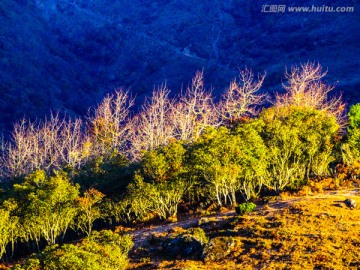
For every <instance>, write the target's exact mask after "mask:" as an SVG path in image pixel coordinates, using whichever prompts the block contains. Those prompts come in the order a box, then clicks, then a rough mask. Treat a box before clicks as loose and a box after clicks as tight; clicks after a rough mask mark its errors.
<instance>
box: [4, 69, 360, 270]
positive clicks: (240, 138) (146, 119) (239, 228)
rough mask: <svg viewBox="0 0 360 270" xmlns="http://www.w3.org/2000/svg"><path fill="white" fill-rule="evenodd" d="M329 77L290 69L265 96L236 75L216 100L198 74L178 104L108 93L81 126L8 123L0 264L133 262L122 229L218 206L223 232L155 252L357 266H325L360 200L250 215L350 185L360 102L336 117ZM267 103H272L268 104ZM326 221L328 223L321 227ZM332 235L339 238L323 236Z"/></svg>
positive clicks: (356, 164) (358, 163)
mask: <svg viewBox="0 0 360 270" xmlns="http://www.w3.org/2000/svg"><path fill="white" fill-rule="evenodd" d="M325 75H326V72H323V71H322V68H321V66H320V65H319V64H315V63H306V64H302V65H299V66H294V67H292V68H291V70H289V71H288V72H287V73H286V74H285V77H286V79H287V82H286V83H285V84H284V92H282V93H277V94H276V95H275V97H274V98H272V99H270V97H269V96H268V95H266V94H263V93H261V92H260V89H261V86H262V84H263V81H264V79H265V75H263V74H258V75H257V76H256V75H254V74H253V72H252V71H251V70H249V69H246V70H243V71H240V74H239V77H238V78H236V79H234V80H233V81H232V82H231V83H230V85H229V87H228V89H227V90H226V91H225V92H224V93H223V95H222V97H221V99H220V100H218V101H215V100H214V99H213V97H212V96H211V93H210V92H208V91H207V90H206V89H205V87H204V84H203V74H202V73H201V72H198V73H197V74H196V75H195V77H194V78H193V80H192V82H191V83H190V84H189V86H188V88H187V89H186V91H184V92H183V93H182V94H181V95H179V96H177V97H175V98H171V95H170V91H169V90H168V89H167V87H166V86H165V85H162V86H160V87H159V88H157V89H155V90H154V92H153V93H152V96H151V97H150V98H148V99H147V100H146V101H145V103H144V104H143V106H142V109H141V110H140V111H139V112H137V113H134V112H133V111H132V106H133V103H134V100H133V99H132V98H131V97H130V96H129V93H128V92H127V91H124V90H123V89H117V90H116V91H115V93H114V94H112V95H108V96H107V97H105V99H104V100H103V101H102V102H101V103H100V104H99V105H98V107H97V108H95V109H94V110H93V111H90V113H89V115H88V116H87V117H86V118H84V119H81V118H77V119H71V118H69V119H68V118H61V117H60V116H58V115H52V116H51V117H50V118H46V119H45V120H43V121H36V122H32V121H28V120H23V121H21V122H19V123H17V124H15V125H14V129H13V133H12V138H11V140H9V141H4V142H3V144H2V146H1V155H0V157H1V167H0V176H1V179H2V182H1V193H0V200H1V201H0V203H1V204H0V212H1V216H2V219H1V220H0V256H1V259H2V260H3V261H4V263H5V264H7V265H9V267H10V266H11V267H13V269H18V270H20V269H69V265H71V267H72V269H125V268H126V267H128V265H129V259H128V254H129V252H130V255H131V256H133V255H134V254H135V253H136V250H138V249H139V248H140V249H141V247H139V241H138V240H136V239H134V241H133V240H132V239H131V236H130V235H131V234H133V233H130V235H129V232H128V231H129V229H126V228H128V227H130V228H131V227H132V228H134V227H136V226H139V224H144V223H148V224H156V223H158V222H160V223H161V222H176V221H177V220H178V218H179V217H181V218H184V216H185V217H186V216H187V215H189V216H194V215H195V216H199V215H205V216H206V215H208V214H211V213H213V212H214V211H223V210H224V209H226V208H228V209H235V211H236V213H237V215H238V216H237V217H232V218H230V219H229V220H228V221H229V222H230V221H231V220H232V221H231V222H230V223H228V225H226V224H224V225H221V226H220V227H219V228H217V227H216V224H213V225H214V226H215V227H213V226H210V227H206V226H205V228H202V227H201V228H193V229H190V231H188V232H183V233H182V234H180V235H178V236H174V237H173V238H164V239H160V240H161V241H160V242H161V244H160V246H161V247H159V249H163V250H164V252H165V253H166V254H167V255H168V256H170V257H171V256H173V258H175V259H176V258H177V256H179V258H183V257H184V258H187V257H189V256H190V255H191V256H193V257H191V256H190V257H189V258H190V259H196V263H200V260H203V261H204V262H205V263H210V262H216V261H223V260H228V261H229V262H226V263H239V262H242V263H247V262H245V261H248V263H249V266H250V265H253V266H254V265H258V264H259V265H266V267H270V266H271V265H274V267H275V266H276V265H278V266H279V267H280V266H281V263H283V264H284V267H285V265H286V264H289V263H292V264H294V265H295V264H297V263H298V264H303V265H307V264H308V265H309V266H310V265H314V267H315V266H316V264H317V263H320V262H321V260H322V263H323V264H321V265H330V264H332V263H333V264H336V265H339V266H340V265H342V266H343V267H349V266H354V265H357V263H358V258H357V257H356V256H357V255H356V254H353V253H351V254H350V255H348V257H345V255H346V254H345V253H343V255H341V256H340V255H339V256H340V257H336V256H337V255H336V256H335V255H334V256H335V257H334V256H331V255H332V253H331V252H335V251H334V249H336V247H338V246H339V244H338V243H335V242H336V241H340V242H341V241H343V242H344V243H345V242H347V241H350V242H351V241H352V240H353V238H351V239H350V238H349V237H350V235H347V234H346V233H343V232H342V231H341V230H342V229H343V228H345V229H346V230H348V229H349V230H350V228H352V227H351V226H352V225H351V224H355V223H351V222H355V219H353V218H356V215H357V214H358V212H357V211H358V210H357V209H356V200H353V198H355V199H356V198H357V197H356V196H358V195H357V193H356V194H355V193H354V194H353V193H349V194H348V196H349V198H347V199H348V200H346V201H344V199H345V197H344V198H342V197H341V198H340V197H339V201H338V202H335V201H334V200H335V199H334V198H335V195H334V194H328V195H331V196H330V197H329V199H330V200H333V202H334V203H335V205H332V204H331V203H330V201H329V200H325V201H321V200H320V198H321V197H319V196H317V197H314V198H309V197H304V198H303V200H297V201H296V202H294V203H292V204H290V205H289V207H283V208H281V209H276V210H274V211H269V213H267V212H266V211H267V210H268V209H266V206H264V207H263V210H262V211H260V212H257V214H255V215H253V214H251V215H250V216H246V214H249V213H251V212H253V211H254V210H255V209H256V207H257V205H259V204H266V203H267V202H271V201H272V200H276V198H277V196H279V194H281V196H282V197H284V196H285V195H286V194H290V195H291V196H294V194H295V193H296V192H297V193H296V194H297V196H305V195H309V194H310V193H314V192H321V191H324V190H336V189H338V188H340V187H348V188H350V189H355V188H358V187H359V186H358V184H359V182H358V180H357V178H358V175H359V169H360V147H359V145H360V120H359V119H360V106H359V105H354V106H352V107H351V108H350V110H349V113H348V117H346V114H345V110H346V107H345V104H344V103H343V102H342V100H341V97H334V96H333V97H331V96H329V93H330V91H331V90H332V87H331V86H329V85H327V84H326V83H324V81H323V77H324V76H325ZM269 100H270V101H271V104H272V105H271V106H264V104H266V102H267V101H269ZM316 200H318V201H317V203H318V206H317V209H316V211H315V212H313V211H314V210H315V209H313V208H314V207H312V204H315V202H316ZM274 206H276V204H270V205H269V206H267V207H270V208H271V207H274ZM347 207H348V208H350V210H349V209H347ZM275 208H276V207H275ZM340 208H342V209H341V211H340V212H339V213H338V214H335V212H336V209H338V210H340ZM319 211H320V212H319ZM321 213H326V214H324V215H322V214H321ZM352 213H353V215H352ZM244 215H245V216H244ZM319 215H320V216H319ZM342 215H344V216H342ZM239 216H242V217H241V218H240V217H239ZM284 217H285V218H284ZM323 218H325V220H328V222H333V223H334V224H333V225H329V228H322V227H321V226H323V225H324V224H322V223H321V222H320V223H319V222H318V221H319V220H322V219H323ZM329 220H331V221H329ZM224 222H225V221H224ZM226 222H227V221H226ZM200 223H201V224H203V223H204V224H205V223H209V222H208V221H206V219H205V220H203V222H200ZM201 224H199V225H201ZM220 224H222V223H220ZM271 224H273V225H271ZM274 224H275V225H274ZM305 224H307V226H305ZM349 224H350V225H351V226H350V225H349ZM118 225H121V226H123V227H117V228H118V229H116V230H109V229H114V228H115V227H116V226H118ZM227 226H230V227H227ZM246 226H248V227H246ZM267 226H268V227H267ZM271 226H274V227H271ZM296 226H299V227H302V228H301V229H300V228H299V229H298V228H297V227H296ZM316 226H320V227H319V229H321V230H322V231H323V232H324V235H322V234H321V233H320V234H319V233H318V232H317V231H315V230H316ZM332 226H333V227H332ZM342 226H344V227H342ZM348 226H350V227H348ZM250 227H252V228H250ZM121 228H122V229H121ZM272 228H276V229H275V230H272ZM331 228H337V230H338V231H341V233H340V232H338V233H337V234H335V235H332V236H329V235H328V233H329V232H330V229H331ZM203 229H204V230H203ZM313 229H314V231H313ZM310 231H311V232H310ZM351 231H352V233H355V234H352V236H354V237H355V235H356V233H357V231H356V230H353V229H351ZM279 233H280V234H279ZM133 235H134V234H133ZM216 235H219V236H220V235H221V236H224V237H225V236H226V237H228V236H232V237H235V238H234V239H233V238H224V239H222V238H220V239H218V238H216V237H215V236H216ZM309 235H313V236H309ZM319 235H320V236H319ZM302 236H304V237H305V238H304V239H302V238H301V237H302ZM331 237H333V238H331ZM294 239H297V240H298V241H294ZM349 239H350V240H349ZM354 239H355V238H354ZM153 240H154V241H155V242H154V243H155V244H156V243H157V244H159V242H158V240H159V239H158V240H157V239H153ZM224 241H225V242H224ZM283 241H289V243H288V244H286V242H283ZM310 241H324V242H323V244H324V245H325V246H326V248H324V249H317V248H315V249H312V246H311V245H310ZM329 241H330V242H331V241H335V242H331V243H333V244H331V243H330V242H329ZM354 241H355V240H354ZM282 242H283V243H282ZM295 242H296V243H298V244H299V246H294V244H295ZM189 243H192V245H191V246H190V247H188V244H189ZM247 243H248V244H247ZM261 243H263V247H261ZM281 243H282V246H280V244H281ZM319 243H320V242H319ZM351 243H352V244H351V245H353V246H354V248H353V247H351V246H349V244H348V245H347V247H346V248H345V249H342V251H344V250H345V251H346V250H347V249H349V252H350V251H351V252H352V251H354V250H356V248H357V247H358V246H357V242H353V241H352V242H351ZM133 245H135V247H133ZM257 245H260V246H259V248H257ZM219 246H220V247H224V248H226V247H231V248H233V247H237V250H238V251H237V252H238V253H236V254H237V255H236V258H237V259H235V257H234V258H233V259H230V258H232V257H231V256H230V254H232V252H233V251H232V250H228V249H226V250H225V252H224V255H223V256H222V255H221V256H220V257H218V255H217V253H216V252H215V254H213V251H214V250H216V249H217V248H218V247H219ZM328 246H329V248H328ZM174 248H175V250H174ZM143 249H144V247H143ZM145 249H146V248H145ZM253 249H255V251H254V250H253ZM151 250H152V248H150V249H149V251H151ZM309 250H310V251H309ZM181 252H185V253H181ZM239 252H240V253H239ZM307 252H311V253H314V254H315V255H314V254H313V255H314V256H315V257H313V255H311V256H306V254H307ZM285 253H287V254H288V255H287V257H286V256H285ZM150 256H152V257H153V256H155V257H156V256H157V255H156V254H154V253H150ZM229 256H230V257H229ZM318 256H320V257H319V258H320V259H319V258H318ZM101 258H102V259H101ZM247 258H250V259H253V260H247ZM321 258H323V259H321ZM341 258H342V259H341ZM140 260H141V262H142V263H143V264H146V263H152V258H150V259H149V258H147V257H143V258H141V259H140ZM149 260H150V261H149ZM239 260H240V261H239ZM319 260H320V261H319ZM224 262H225V261H224ZM133 263H136V256H135V257H132V259H131V260H130V265H133ZM164 263H166V259H165V261H164ZM216 263H217V262H216ZM199 265H200V264H199ZM215 265H216V264H215ZM215 265H214V267H215ZM245 265H246V264H245ZM319 265H320V264H319ZM164 267H165V266H164ZM259 267H260V266H259ZM261 267H265V266H261ZM321 267H322V266H321ZM315 268H316V267H315Z"/></svg>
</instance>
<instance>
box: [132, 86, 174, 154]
mask: <svg viewBox="0 0 360 270" xmlns="http://www.w3.org/2000/svg"><path fill="white" fill-rule="evenodd" d="M169 94H170V90H169V89H168V88H167V87H166V85H162V86H161V87H159V88H158V89H157V90H154V91H153V93H152V96H151V98H150V99H147V100H146V101H145V103H144V105H143V106H142V110H141V112H140V113H139V114H137V115H136V116H135V117H134V118H133V119H132V121H131V124H132V137H131V145H132V150H131V151H132V157H133V158H134V159H137V158H138V157H139V155H140V153H141V152H142V151H144V150H150V149H154V148H155V147H157V146H160V145H165V144H167V143H168V142H169V140H170V139H171V138H173V133H174V125H173V122H172V118H171V111H172V107H173V101H171V99H170V98H169Z"/></svg>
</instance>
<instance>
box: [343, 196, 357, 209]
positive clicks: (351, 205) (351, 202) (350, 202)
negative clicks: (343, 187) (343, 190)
mask: <svg viewBox="0 0 360 270" xmlns="http://www.w3.org/2000/svg"><path fill="white" fill-rule="evenodd" d="M344 203H345V205H346V206H347V207H349V208H350V209H354V208H355V207H356V201H355V200H353V199H350V198H347V199H346V200H345V201H344Z"/></svg>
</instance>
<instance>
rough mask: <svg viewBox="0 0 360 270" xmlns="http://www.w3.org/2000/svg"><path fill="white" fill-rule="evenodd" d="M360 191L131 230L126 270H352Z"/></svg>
mask: <svg viewBox="0 0 360 270" xmlns="http://www.w3.org/2000/svg"><path fill="white" fill-rule="evenodd" d="M346 199H348V200H351V201H352V202H353V203H355V202H360V190H359V189H355V190H354V189H352V190H341V191H328V192H325V193H318V194H313V195H307V196H304V195H302V196H292V195H290V196H289V195H286V194H284V195H283V196H282V198H281V197H279V198H278V199H276V200H275V201H273V202H269V203H265V204H264V205H258V207H257V209H256V211H255V212H253V213H251V214H248V215H244V216H237V215H236V214H235V212H234V211H225V212H223V213H218V214H215V215H210V216H205V217H191V218H187V219H184V220H181V221H179V222H176V223H171V224H163V225H159V226H152V227H147V228H143V229H141V230H137V231H134V232H131V234H132V235H133V237H134V242H135V247H134V249H133V251H132V252H131V254H130V260H131V265H130V268H131V269H358V268H359V266H360V255H359V254H360V226H359V225H360V221H359V220H360V208H359V207H358V206H355V207H354V208H353V207H351V204H349V203H348V202H347V201H346Z"/></svg>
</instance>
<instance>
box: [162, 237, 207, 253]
mask: <svg viewBox="0 0 360 270" xmlns="http://www.w3.org/2000/svg"><path fill="white" fill-rule="evenodd" d="M202 251H203V244H202V243H201V241H200V240H199V239H197V238H196V237H195V236H194V235H191V234H182V235H179V236H177V237H175V238H173V239H171V238H170V239H167V240H166V241H164V243H163V252H164V253H165V254H166V255H168V256H170V257H173V258H177V257H179V256H180V257H181V258H189V257H191V258H199V257H200V256H201V254H202Z"/></svg>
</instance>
